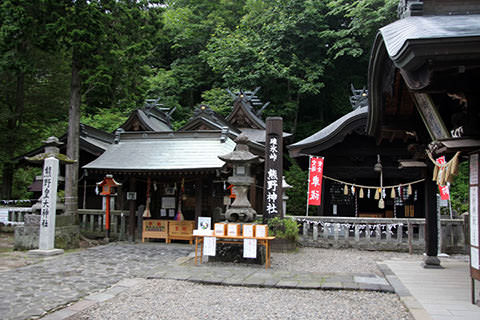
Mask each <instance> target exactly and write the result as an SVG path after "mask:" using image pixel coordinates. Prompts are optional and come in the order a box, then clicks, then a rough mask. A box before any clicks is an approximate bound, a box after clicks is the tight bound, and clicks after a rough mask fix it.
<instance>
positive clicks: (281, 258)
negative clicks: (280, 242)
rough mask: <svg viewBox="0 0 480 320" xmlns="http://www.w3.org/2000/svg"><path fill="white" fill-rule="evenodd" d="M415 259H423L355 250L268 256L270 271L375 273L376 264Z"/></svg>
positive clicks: (301, 251)
mask: <svg viewBox="0 0 480 320" xmlns="http://www.w3.org/2000/svg"><path fill="white" fill-rule="evenodd" d="M392 259H399V260H414V261H415V260H416V261H419V263H420V262H421V261H422V259H423V256H422V255H419V254H412V255H410V254H408V253H404V252H387V251H359V250H355V249H342V250H335V249H320V248H300V249H298V251H297V252H295V253H272V268H274V269H278V270H288V271H297V272H302V271H304V272H321V273H332V272H339V273H376V274H378V275H381V272H380V270H379V269H378V268H377V264H376V262H380V261H385V260H392Z"/></svg>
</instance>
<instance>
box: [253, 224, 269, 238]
mask: <svg viewBox="0 0 480 320" xmlns="http://www.w3.org/2000/svg"><path fill="white" fill-rule="evenodd" d="M266 237H268V225H266V224H256V225H255V238H266Z"/></svg>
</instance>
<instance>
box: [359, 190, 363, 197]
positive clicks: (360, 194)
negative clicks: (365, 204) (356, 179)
mask: <svg viewBox="0 0 480 320" xmlns="http://www.w3.org/2000/svg"><path fill="white" fill-rule="evenodd" d="M358 196H359V197H360V198H361V199H363V188H360V192H359V193H358Z"/></svg>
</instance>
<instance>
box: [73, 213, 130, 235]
mask: <svg viewBox="0 0 480 320" xmlns="http://www.w3.org/2000/svg"><path fill="white" fill-rule="evenodd" d="M78 215H79V220H80V232H81V233H82V234H85V235H87V236H93V237H95V236H96V237H105V234H106V233H105V211H103V210H100V209H79V210H78ZM127 221H128V213H125V212H123V211H121V210H112V211H110V237H113V238H117V239H119V240H125V239H126V230H127Z"/></svg>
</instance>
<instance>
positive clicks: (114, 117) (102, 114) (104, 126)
mask: <svg viewBox="0 0 480 320" xmlns="http://www.w3.org/2000/svg"><path fill="white" fill-rule="evenodd" d="M128 116H129V114H128V112H122V111H119V110H115V109H102V110H99V113H97V114H95V115H86V114H85V113H84V114H83V117H82V120H81V123H83V124H86V125H88V126H91V127H94V128H97V129H100V130H103V131H106V132H113V131H115V130H116V129H117V128H118V127H120V126H121V125H122V124H123V123H124V122H125V121H127V118H128Z"/></svg>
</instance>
